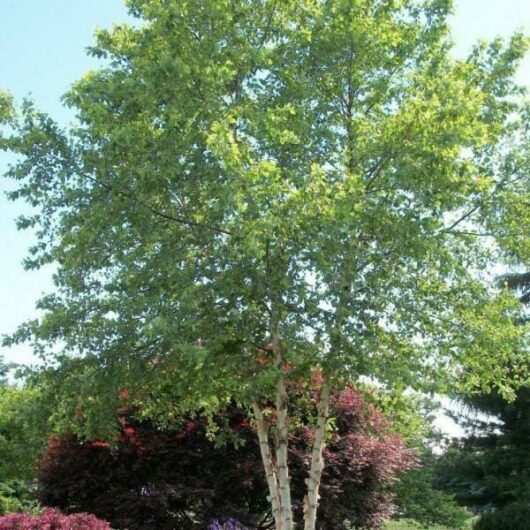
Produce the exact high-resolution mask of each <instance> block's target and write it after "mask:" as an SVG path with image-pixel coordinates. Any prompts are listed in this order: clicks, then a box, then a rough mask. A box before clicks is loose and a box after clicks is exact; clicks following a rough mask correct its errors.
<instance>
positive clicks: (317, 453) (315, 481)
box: [304, 382, 330, 530]
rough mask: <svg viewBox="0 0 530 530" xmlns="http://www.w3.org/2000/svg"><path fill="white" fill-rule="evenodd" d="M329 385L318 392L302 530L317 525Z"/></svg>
mask: <svg viewBox="0 0 530 530" xmlns="http://www.w3.org/2000/svg"><path fill="white" fill-rule="evenodd" d="M329 394H330V388H329V385H328V384H327V383H326V382H324V383H323V385H322V389H321V391H320V399H319V401H318V407H317V425H316V427H315V438H314V441H313V450H312V453H311V467H310V469H309V477H308V478H307V479H306V481H305V483H306V484H307V497H306V502H305V506H304V511H305V513H304V530H315V528H316V523H317V509H318V500H319V498H320V495H319V493H318V491H319V488H320V480H321V477H322V470H323V469H324V457H323V454H322V453H323V451H324V447H325V444H326V427H327V423H328V415H329Z"/></svg>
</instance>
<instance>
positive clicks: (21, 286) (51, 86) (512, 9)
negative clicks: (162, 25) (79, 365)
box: [0, 0, 530, 362]
mask: <svg viewBox="0 0 530 530" xmlns="http://www.w3.org/2000/svg"><path fill="white" fill-rule="evenodd" d="M0 13H1V15H0V87H1V88H6V89H9V90H10V91H11V92H12V93H13V95H14V96H15V97H16V98H17V99H20V98H22V97H24V96H26V95H28V94H31V96H32V98H33V99H34V101H35V102H36V104H37V106H38V107H39V108H41V109H43V110H44V111H46V112H49V113H50V114H51V115H52V116H53V117H54V118H55V119H57V120H59V121H60V122H62V123H67V122H68V121H69V120H70V119H71V116H70V114H69V112H68V111H66V110H65V109H63V108H62V106H61V103H60V96H61V94H63V93H64V92H65V90H66V89H67V88H68V87H69V85H70V84H71V83H72V82H74V81H75V80H76V79H77V78H79V77H80V76H81V75H82V74H83V73H84V72H86V71H87V70H89V69H90V68H93V67H94V66H96V63H95V61H93V60H92V59H90V58H88V57H87V56H86V54H85V48H86V47H87V46H88V45H90V44H91V43H92V34H93V31H94V29H95V28H96V27H108V26H110V25H111V24H112V23H113V22H122V21H124V20H126V18H127V13H126V9H125V7H124V6H123V2H122V0H46V1H42V0H0ZM452 25H453V38H454V40H455V43H456V46H457V47H456V53H457V54H459V55H463V54H465V53H466V51H467V50H469V48H470V47H471V46H472V44H473V43H474V42H476V41H477V40H478V39H481V38H486V39H489V38H492V37H495V36H496V35H509V34H510V33H512V32H513V31H515V30H517V29H523V30H525V31H527V32H528V33H530V0H456V10H455V16H454V17H453V18H452ZM519 80H520V81H521V82H522V83H525V84H527V85H529V86H530V61H526V62H525V64H524V65H523V68H522V69H521V72H520V75H519ZM8 161H9V160H8V158H7V157H6V156H0V173H3V171H4V170H5V167H6V165H7V163H8ZM9 187H12V184H11V183H10V182H5V181H3V180H0V245H1V246H0V334H3V333H9V332H12V331H13V330H14V329H15V328H16V326H17V325H18V324H20V323H21V322H23V321H24V320H26V319H29V318H35V317H36V315H37V313H36V311H35V301H36V300H37V299H38V298H39V297H40V295H41V294H43V293H45V292H47V291H49V290H50V289H51V279H50V278H51V270H50V269H47V270H42V271H38V272H34V271H32V272H26V271H24V270H23V268H22V266H21V261H22V259H23V257H24V256H25V253H26V250H27V248H28V247H29V246H30V244H31V242H32V238H31V234H29V233H27V232H17V231H16V229H15V225H14V219H15V218H16V217H17V216H18V215H20V214H21V213H23V212H24V210H25V208H24V206H23V205H22V204H20V203H10V202H8V201H7V200H6V199H5V197H4V196H3V193H2V192H3V191H5V190H6V189H8V188H9ZM0 354H1V355H3V356H4V357H5V359H6V360H10V361H16V362H28V361H30V360H31V355H30V350H29V347H26V346H20V347H14V348H11V349H6V348H0Z"/></svg>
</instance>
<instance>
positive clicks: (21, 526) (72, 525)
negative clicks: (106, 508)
mask: <svg viewBox="0 0 530 530" xmlns="http://www.w3.org/2000/svg"><path fill="white" fill-rule="evenodd" d="M0 530H110V525H109V523H106V522H105V521H101V520H100V519H97V518H96V517H94V516H93V515H89V514H87V513H76V514H73V515H63V514H62V513H60V512H58V511H56V510H46V511H45V512H43V513H42V514H41V515H28V514H25V513H12V514H9V515H4V516H3V517H0Z"/></svg>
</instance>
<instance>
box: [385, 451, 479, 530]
mask: <svg viewBox="0 0 530 530" xmlns="http://www.w3.org/2000/svg"><path fill="white" fill-rule="evenodd" d="M434 459H435V457H434V456H433V455H429V454H425V455H424V458H423V463H422V464H423V465H422V466H421V467H420V468H418V469H414V470H411V471H408V472H407V473H404V474H403V475H402V476H401V479H400V481H399V483H398V484H397V485H396V487H395V491H396V494H397V498H396V503H397V506H398V513H399V514H400V517H403V518H405V519H412V520H414V521H415V522H416V523H417V525H418V526H419V527H421V528H432V526H433V525H440V526H444V527H447V528H455V529H463V528H466V527H468V524H469V522H470V520H471V514H470V513H469V512H468V511H467V510H465V509H464V508H462V507H461V506H459V505H458V504H457V502H456V500H455V497H454V495H450V494H448V493H446V492H445V491H442V490H439V489H435V487H434V485H433V483H434Z"/></svg>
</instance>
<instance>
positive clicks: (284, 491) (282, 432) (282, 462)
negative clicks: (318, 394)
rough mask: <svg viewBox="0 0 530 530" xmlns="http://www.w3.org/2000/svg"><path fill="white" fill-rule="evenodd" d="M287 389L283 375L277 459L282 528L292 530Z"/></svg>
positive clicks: (279, 390)
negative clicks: (288, 461)
mask: <svg viewBox="0 0 530 530" xmlns="http://www.w3.org/2000/svg"><path fill="white" fill-rule="evenodd" d="M287 419H288V410H287V391H286V389H285V381H284V379H283V376H282V377H281V378H280V379H279V380H278V383H277V384H276V430H277V442H276V460H277V462H278V484H279V489H280V509H281V519H282V530H292V528H293V510H292V505H291V486H290V483H289V467H288V463H287V455H288V449H289V429H288V425H287Z"/></svg>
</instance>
